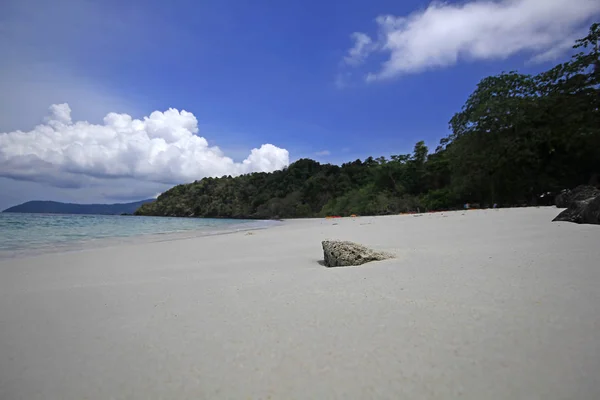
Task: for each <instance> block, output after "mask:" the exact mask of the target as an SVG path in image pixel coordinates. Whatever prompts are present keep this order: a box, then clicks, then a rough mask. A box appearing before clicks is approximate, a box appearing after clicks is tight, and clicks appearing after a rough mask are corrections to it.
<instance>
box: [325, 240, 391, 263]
mask: <svg viewBox="0 0 600 400" xmlns="http://www.w3.org/2000/svg"><path fill="white" fill-rule="evenodd" d="M322 245H323V254H324V257H325V266H326V267H346V266H351V265H362V264H364V263H368V262H370V261H381V260H386V259H388V258H392V255H391V254H388V253H383V252H378V251H374V250H371V249H369V248H367V247H365V246H363V245H360V244H358V243H353V242H343V241H339V240H324V241H323V242H322Z"/></svg>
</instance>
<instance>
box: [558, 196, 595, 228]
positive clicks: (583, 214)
mask: <svg viewBox="0 0 600 400" xmlns="http://www.w3.org/2000/svg"><path fill="white" fill-rule="evenodd" d="M553 221H566V222H575V223H576V224H596V225H600V194H599V195H597V196H596V197H590V198H588V199H585V200H581V201H572V202H571V204H570V205H569V208H567V209H566V210H563V211H562V212H561V213H560V214H558V216H557V217H556V218H554V219H553Z"/></svg>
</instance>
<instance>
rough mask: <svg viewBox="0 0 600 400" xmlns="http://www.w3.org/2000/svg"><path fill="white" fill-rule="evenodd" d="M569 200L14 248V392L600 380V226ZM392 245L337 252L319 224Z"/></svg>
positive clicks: (301, 393)
mask: <svg viewBox="0 0 600 400" xmlns="http://www.w3.org/2000/svg"><path fill="white" fill-rule="evenodd" d="M556 213H557V209H556V208H554V207H551V208H550V207H549V208H526V209H523V208H517V209H497V210H477V212H474V211H472V212H448V213H430V214H419V215H402V216H379V217H357V218H340V219H335V220H325V219H301V220H286V221H284V222H283V223H282V224H280V225H278V226H275V227H272V228H269V229H263V230H259V231H254V232H253V234H251V235H248V234H247V233H248V232H234V233H231V234H225V235H212V236H205V237H198V238H188V239H186V240H170V241H162V242H152V243H137V244H135V245H130V244H125V245H122V246H116V247H112V248H96V249H90V250H88V251H84V252H70V253H57V254H49V255H42V256H38V257H34V258H26V259H25V258H23V259H11V260H1V261H0V322H1V324H0V360H1V361H2V362H0V398H10V399H28V400H36V399H53V398H60V399H80V398H89V399H105V398H128V399H146V398H190V399H191V398H193V399H214V398H254V399H266V398H269V396H270V397H271V398H274V399H275V398H285V399H288V398H289V399H293V398H340V399H342V398H343V399H364V398H390V399H392V398H393V399H395V398H429V399H447V398H457V397H461V398H465V399H474V400H475V399H482V398H485V399H492V400H495V399H498V400H500V399H506V398H544V399H550V400H553V399H556V400H558V399H564V398H581V399H592V398H599V397H600V383H598V382H597V379H596V375H597V374H596V372H597V367H598V360H599V359H600V342H599V341H598V340H597V339H596V335H594V332H596V331H597V328H598V326H600V315H598V313H597V310H596V308H597V307H596V305H597V304H600V291H599V290H598V287H599V286H600V269H599V268H598V266H597V260H598V259H600V248H599V246H598V245H597V241H598V235H599V234H600V230H599V227H598V226H595V225H577V224H572V223H562V222H551V220H552V218H553V217H554V216H555V215H556ZM325 239H339V240H351V241H355V242H358V243H361V244H363V245H366V246H368V247H371V248H373V249H374V250H379V251H386V252H391V253H393V254H394V255H395V258H394V259H390V260H385V261H380V262H373V263H368V264H364V265H362V266H358V267H340V268H326V267H324V266H322V265H321V264H320V263H319V261H321V260H322V258H323V251H322V248H321V240H325Z"/></svg>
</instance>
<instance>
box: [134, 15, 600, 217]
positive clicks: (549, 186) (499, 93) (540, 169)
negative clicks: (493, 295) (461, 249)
mask: <svg viewBox="0 0 600 400" xmlns="http://www.w3.org/2000/svg"><path fill="white" fill-rule="evenodd" d="M599 36H600V25H599V24H593V25H592V26H591V28H590V32H589V35H588V36H586V37H585V38H583V39H580V40H578V41H577V42H576V44H575V46H574V48H576V49H579V50H580V52H579V53H577V54H575V55H574V56H573V57H572V59H571V60H570V61H568V62H566V63H563V64H559V65H557V66H556V67H554V68H552V69H550V70H549V71H545V72H542V73H540V74H538V75H535V76H532V75H524V74H519V73H517V72H514V71H513V72H508V73H502V74H500V75H497V76H491V77H487V78H485V79H483V80H481V82H480V83H479V84H478V85H477V87H476V89H475V91H474V92H473V93H472V94H471V96H470V97H469V98H468V99H467V101H466V103H465V105H464V106H463V108H462V110H461V111H460V112H458V113H456V114H455V115H454V116H453V117H452V119H451V120H450V127H451V134H450V135H449V136H448V137H446V138H444V139H442V140H441V142H440V146H439V147H438V148H437V149H436V151H435V152H434V153H432V154H429V151H428V149H427V147H426V146H425V143H424V142H418V143H417V144H416V145H415V147H414V150H413V152H412V154H403V155H394V156H392V157H391V158H390V159H386V158H384V157H379V158H377V159H374V158H372V157H369V158H367V159H366V160H364V161H361V160H356V161H353V162H349V163H346V164H343V165H342V166H336V165H329V164H325V165H323V164H320V163H318V162H316V161H313V160H309V159H301V160H298V161H296V162H295V163H293V164H291V165H290V166H289V167H288V168H286V169H284V170H283V171H276V172H273V173H254V174H249V175H243V176H239V177H236V178H232V177H230V176H224V177H222V178H205V179H202V180H200V181H196V182H194V183H191V184H188V185H178V186H176V187H174V188H172V189H171V190H169V191H167V192H165V193H163V194H162V195H161V196H159V198H158V199H157V201H155V202H154V203H151V204H145V205H144V206H142V207H141V208H140V209H139V210H138V211H137V213H138V214H142V215H177V216H197V217H229V218H300V217H311V216H327V215H341V216H346V215H351V214H359V215H380V214H391V213H398V212H410V211H418V210H421V211H424V210H441V209H452V208H458V207H461V205H462V204H463V203H465V202H470V203H480V204H482V205H486V204H487V205H491V204H494V203H497V204H504V205H513V204H535V203H536V199H537V198H538V196H539V195H541V194H542V193H546V192H549V191H550V192H552V191H558V190H560V189H563V188H568V187H575V186H577V185H579V184H583V183H592V184H597V182H595V180H597V178H598V173H599V172H600V112H599V106H600V92H599V90H600V61H599V50H598V40H599Z"/></svg>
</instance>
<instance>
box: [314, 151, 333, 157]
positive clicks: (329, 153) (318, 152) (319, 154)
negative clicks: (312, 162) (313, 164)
mask: <svg viewBox="0 0 600 400" xmlns="http://www.w3.org/2000/svg"><path fill="white" fill-rule="evenodd" d="M315 155H316V156H321V157H322V156H329V155H331V152H330V151H329V150H321V151H317V152H316V153H315Z"/></svg>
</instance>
